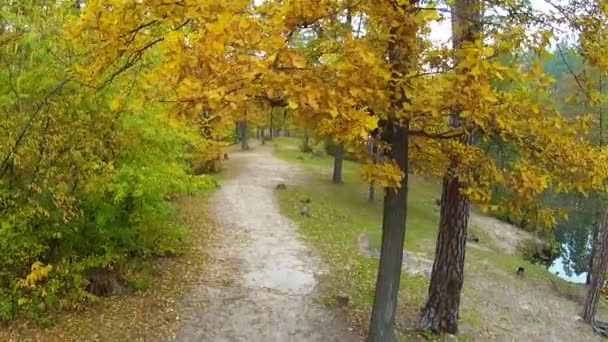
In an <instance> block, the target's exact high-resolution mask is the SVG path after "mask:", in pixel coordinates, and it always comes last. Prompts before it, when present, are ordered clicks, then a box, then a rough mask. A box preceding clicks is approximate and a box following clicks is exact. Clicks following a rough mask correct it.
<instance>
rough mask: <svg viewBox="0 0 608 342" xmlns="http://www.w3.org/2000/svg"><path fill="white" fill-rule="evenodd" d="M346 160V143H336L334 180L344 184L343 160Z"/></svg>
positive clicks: (336, 182)
mask: <svg viewBox="0 0 608 342" xmlns="http://www.w3.org/2000/svg"><path fill="white" fill-rule="evenodd" d="M343 160H344V144H342V143H340V144H338V145H336V150H335V151H334V174H333V177H332V179H331V180H332V182H334V183H335V184H342V161H343Z"/></svg>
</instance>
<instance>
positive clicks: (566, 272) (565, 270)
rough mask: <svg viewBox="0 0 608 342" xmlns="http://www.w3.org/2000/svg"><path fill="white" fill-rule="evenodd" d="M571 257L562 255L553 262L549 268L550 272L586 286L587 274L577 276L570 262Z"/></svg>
mask: <svg viewBox="0 0 608 342" xmlns="http://www.w3.org/2000/svg"><path fill="white" fill-rule="evenodd" d="M569 260H570V258H569V256H564V255H561V256H559V257H558V258H557V259H555V260H554V261H553V264H552V265H551V266H550V267H549V272H551V273H553V274H555V275H557V276H558V277H560V278H562V279H564V280H567V281H570V282H573V283H577V284H584V283H585V282H586V281H587V272H582V273H579V274H577V273H576V272H575V271H574V269H573V268H572V266H571V265H570V262H569Z"/></svg>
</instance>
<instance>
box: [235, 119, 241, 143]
mask: <svg viewBox="0 0 608 342" xmlns="http://www.w3.org/2000/svg"><path fill="white" fill-rule="evenodd" d="M234 125H235V126H234V132H235V134H234V143H235V144H238V143H239V142H240V141H241V121H237V122H236V123H235V124H234Z"/></svg>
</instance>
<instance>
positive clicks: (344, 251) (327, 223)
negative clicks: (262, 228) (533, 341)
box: [270, 138, 581, 340]
mask: <svg viewBox="0 0 608 342" xmlns="http://www.w3.org/2000/svg"><path fill="white" fill-rule="evenodd" d="M270 143H271V144H272V146H273V148H274V153H275V155H276V156H278V157H279V158H281V159H284V160H286V161H289V162H292V163H297V164H298V165H300V166H302V167H303V168H304V169H305V170H306V171H307V174H308V176H309V179H307V181H306V186H303V185H299V186H298V185H296V186H289V187H288V189H287V190H281V191H277V196H278V199H279V202H280V204H281V209H282V211H283V212H284V213H285V214H286V215H287V216H288V217H290V218H291V219H292V220H294V221H295V222H296V223H298V225H299V227H300V230H301V232H302V233H303V236H304V237H305V238H306V239H307V240H308V242H309V243H310V244H312V245H313V247H315V249H316V250H317V252H318V253H319V254H320V256H321V257H322V258H323V260H324V261H325V263H326V264H327V265H329V268H330V270H329V272H327V273H326V274H324V275H323V276H322V277H321V278H320V286H321V296H322V298H323V301H324V302H325V303H326V304H327V305H329V306H334V305H335V304H334V302H335V300H334V299H333V298H334V297H335V296H336V295H338V294H341V293H343V294H346V295H348V296H349V297H350V299H351V305H350V307H349V309H348V316H349V318H350V320H351V323H353V324H354V325H355V326H356V328H357V329H359V331H360V332H361V333H364V332H365V329H366V328H367V319H368V315H369V313H370V308H371V303H372V301H373V293H374V285H375V280H376V272H377V271H376V270H377V267H378V262H377V260H376V259H374V258H368V257H365V256H362V255H361V253H360V251H359V247H358V244H357V238H358V236H359V235H360V234H367V235H368V236H369V241H370V246H371V247H376V248H378V247H379V245H380V239H381V218H382V216H381V214H382V207H381V205H382V204H381V198H377V199H376V201H374V202H373V203H369V202H367V200H366V198H367V189H368V184H366V183H364V182H363V181H362V180H361V179H360V177H359V176H358V173H357V169H358V166H357V164H356V163H354V162H351V161H345V162H344V169H343V180H344V184H341V185H335V184H332V183H331V181H330V179H331V172H332V159H331V158H330V157H319V156H313V155H312V154H305V153H301V152H300V151H299V150H298V148H297V146H298V141H297V140H294V139H293V138H275V139H273V141H272V142H270ZM408 191H409V203H408V215H407V228H406V241H405V250H406V251H408V252H414V253H419V254H423V255H426V256H427V257H428V258H429V260H432V255H433V254H434V247H435V238H436V234H437V225H438V220H439V210H438V208H437V206H435V205H434V201H435V199H436V198H438V197H439V195H440V185H439V184H438V183H437V182H435V181H432V180H428V179H424V178H421V177H416V176H411V177H410V182H409V189H408ZM376 193H377V194H379V195H380V196H381V194H382V192H381V191H380V189H378V190H377V191H376ZM308 200H310V203H309V204H308V203H306V202H308ZM303 206H308V207H309V209H310V210H309V212H310V217H306V216H303V215H301V209H302V207H303ZM469 229H470V231H471V232H472V233H474V234H475V235H477V236H478V237H479V238H480V240H481V241H483V242H484V244H483V245H484V246H485V248H467V263H466V266H465V268H466V270H465V273H466V274H467V275H468V276H467V277H465V286H464V290H463V291H464V292H463V293H464V294H463V296H465V297H467V298H468V305H466V306H461V327H462V326H466V327H467V329H465V330H466V331H465V332H463V333H462V334H461V335H459V337H458V339H459V340H467V338H473V339H478V338H479V335H477V334H476V331H481V330H484V329H486V324H487V320H484V317H481V314H480V311H481V310H480V309H481V308H482V306H484V305H485V303H484V301H485V300H491V298H489V299H488V298H482V297H480V293H479V291H483V290H480V288H479V287H478V286H477V284H476V282H478V281H480V280H481V281H483V280H484V279H491V280H492V281H493V282H494V283H493V284H506V285H507V286H512V287H513V288H514V289H515V290H517V291H524V292H525V291H527V289H528V287H527V286H536V284H539V286H547V288H549V286H551V284H554V286H556V287H557V288H559V291H560V292H562V291H563V293H562V294H560V296H563V297H568V296H571V295H572V296H574V295H575V294H576V293H578V294H579V295H580V290H581V287H580V286H577V285H575V284H571V283H568V282H565V281H563V280H561V279H559V278H557V277H555V276H554V275H552V274H550V273H549V272H547V270H546V269H545V268H544V267H542V266H539V265H532V264H530V263H528V262H526V261H524V260H523V259H522V257H520V256H518V255H510V254H507V253H505V252H502V251H501V250H499V249H498V247H496V246H493V245H492V243H491V242H490V241H491V239H490V238H487V234H486V233H484V231H483V230H482V229H479V227H474V226H472V227H470V228H469ZM519 266H525V268H526V277H525V280H524V281H520V280H519V279H516V278H515V277H514V272H515V270H516V269H517V267H519ZM427 287H428V280H427V279H426V278H425V277H419V276H413V275H408V274H405V273H402V277H401V287H400V292H399V307H398V311H397V316H398V320H397V324H398V328H399V330H400V331H402V332H405V335H404V339H405V340H412V339H413V340H419V339H424V338H425V337H423V336H422V335H420V334H418V333H417V332H415V331H414V330H413V328H414V327H415V323H416V319H417V313H418V310H419V309H420V307H421V305H422V304H423V302H424V300H425V297H426V292H427ZM494 290H495V291H499V290H496V289H494ZM496 295H500V292H497V294H496ZM486 296H491V295H490V294H486Z"/></svg>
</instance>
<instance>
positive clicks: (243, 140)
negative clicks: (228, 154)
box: [241, 120, 249, 150]
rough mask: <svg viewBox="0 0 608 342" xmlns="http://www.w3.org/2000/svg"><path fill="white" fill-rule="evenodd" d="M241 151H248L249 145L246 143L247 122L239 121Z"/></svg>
mask: <svg viewBox="0 0 608 342" xmlns="http://www.w3.org/2000/svg"><path fill="white" fill-rule="evenodd" d="M241 149H242V150H248V149H249V143H248V141H247V120H241Z"/></svg>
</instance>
